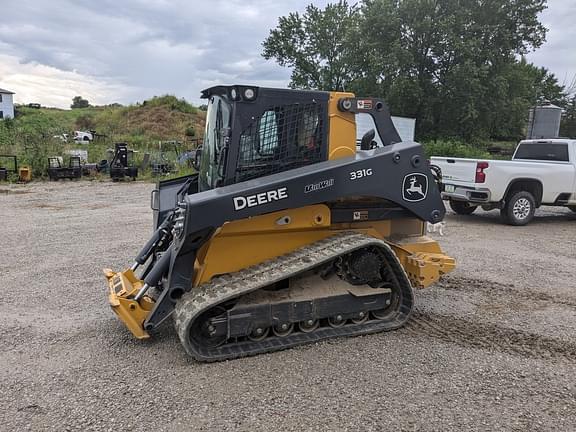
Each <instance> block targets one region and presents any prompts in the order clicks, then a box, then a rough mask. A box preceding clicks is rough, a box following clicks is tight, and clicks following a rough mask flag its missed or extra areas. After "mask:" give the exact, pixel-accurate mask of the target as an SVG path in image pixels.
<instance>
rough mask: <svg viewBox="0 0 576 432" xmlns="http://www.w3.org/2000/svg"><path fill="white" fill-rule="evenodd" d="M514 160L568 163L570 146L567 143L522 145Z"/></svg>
mask: <svg viewBox="0 0 576 432" xmlns="http://www.w3.org/2000/svg"><path fill="white" fill-rule="evenodd" d="M514 159H527V160H544V161H556V162H568V161H569V159H568V145H567V144H565V143H542V144H520V145H519V146H518V150H516V154H515V155H514Z"/></svg>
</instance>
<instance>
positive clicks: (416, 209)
mask: <svg viewBox="0 0 576 432" xmlns="http://www.w3.org/2000/svg"><path fill="white" fill-rule="evenodd" d="M421 151H422V148H421V146H420V144H418V143H414V142H402V143H398V144H392V145H389V146H386V147H383V148H378V149H375V150H368V151H363V152H359V153H358V154H356V156H355V157H353V158H344V159H339V160H332V161H326V162H320V163H317V164H314V165H311V166H306V167H302V168H298V169H294V170H291V171H287V172H284V173H280V174H275V175H271V176H267V177H262V178H258V179H255V180H251V181H247V182H243V183H237V184H234V185H230V186H225V187H221V188H218V189H215V190H209V191H205V192H200V193H197V194H194V195H188V196H185V197H184V200H185V205H186V218H185V224H184V227H183V230H182V233H181V234H179V236H178V237H177V238H175V241H174V243H173V246H175V248H174V254H173V261H172V264H171V269H173V268H186V266H187V268H189V269H190V270H189V271H190V272H192V271H193V269H192V266H191V265H190V263H189V262H188V263H186V264H184V263H182V265H180V263H179V261H180V260H184V255H185V254H186V253H188V251H189V250H190V248H191V245H192V244H196V245H198V244H199V243H198V241H199V238H205V236H204V235H203V234H202V233H203V232H205V231H206V229H216V228H217V227H219V226H222V224H223V223H224V222H227V221H233V220H239V219H245V218H248V217H251V216H257V215H261V214H265V213H271V212H275V211H280V210H285V209H291V208H298V207H304V206H308V205H313V204H320V203H326V202H333V201H336V200H339V199H346V198H351V197H372V198H376V199H377V200H383V201H387V202H391V203H394V204H396V205H397V206H399V207H401V208H403V209H404V210H405V211H406V212H408V213H409V214H410V215H412V216H415V217H417V218H419V219H421V220H424V221H429V222H432V223H436V222H439V221H441V220H442V218H443V217H444V214H445V208H444V204H443V202H442V199H441V197H440V191H439V190H438V187H437V185H436V182H435V181H434V178H433V176H432V173H431V171H430V169H429V167H428V166H427V164H426V160H425V158H424V157H423V156H422V154H421ZM195 247H198V246H195ZM170 274H171V275H172V274H174V273H173V272H172V271H171V272H170ZM187 277H189V278H191V275H187ZM174 282H175V280H173V278H172V277H170V282H169V283H170V288H171V289H173V288H176V287H175V286H173V283H174ZM186 289H189V287H186Z"/></svg>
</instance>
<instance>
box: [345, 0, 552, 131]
mask: <svg viewBox="0 0 576 432" xmlns="http://www.w3.org/2000/svg"><path fill="white" fill-rule="evenodd" d="M545 4H546V0H492V1H483V0H467V1H462V0H366V1H365V2H364V4H363V6H362V8H361V12H362V20H361V23H360V25H361V26H362V28H364V29H368V28H370V29H379V30H377V31H365V33H363V40H362V44H361V49H360V50H359V51H358V53H359V56H360V57H363V58H367V59H370V64H369V70H370V71H371V73H369V74H367V75H366V76H365V77H364V78H363V80H362V81H361V83H359V84H360V85H359V89H360V90H363V91H364V92H369V93H370V94H374V95H379V96H383V97H385V98H386V99H387V100H388V101H389V103H390V105H391V108H392V110H393V112H395V113H396V114H399V115H406V116H411V117H416V118H417V119H418V127H419V130H418V132H419V135H420V136H431V137H437V136H446V135H456V136H462V137H465V138H468V139H471V138H475V137H485V136H488V135H489V134H490V131H491V115H492V114H493V113H494V107H495V106H496V107H498V106H499V103H500V102H502V100H496V98H495V95H494V87H495V86H498V85H500V86H504V87H506V85H507V83H506V77H505V73H506V71H507V69H508V67H509V66H510V65H511V64H514V63H515V62H516V56H518V55H522V54H525V53H526V52H529V51H531V50H533V49H535V48H537V47H539V46H540V45H541V44H542V43H543V42H544V37H545V28H544V26H543V25H542V24H541V23H540V22H539V21H538V17H537V15H538V13H539V12H541V11H542V10H543V9H544V8H545ZM383 33H384V34H387V35H389V37H382V34H383ZM392 38H393V39H396V40H397V41H394V40H391V39H392ZM379 65H383V66H382V67H380V66H379ZM379 70H380V71H381V73H378V72H379ZM355 90H356V89H355ZM505 93H506V92H500V93H498V94H502V95H505Z"/></svg>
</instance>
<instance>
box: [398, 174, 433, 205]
mask: <svg viewBox="0 0 576 432" xmlns="http://www.w3.org/2000/svg"><path fill="white" fill-rule="evenodd" d="M427 195H428V177H426V176H425V175H424V174H420V173H413V174H408V175H407V176H406V177H404V183H403V186H402V198H404V200H405V201H410V202H418V201H422V200H424V199H426V196H427Z"/></svg>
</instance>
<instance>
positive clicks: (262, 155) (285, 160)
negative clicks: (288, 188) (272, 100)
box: [236, 103, 326, 182]
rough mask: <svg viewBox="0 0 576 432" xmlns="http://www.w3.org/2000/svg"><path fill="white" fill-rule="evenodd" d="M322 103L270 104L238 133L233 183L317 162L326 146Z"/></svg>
mask: <svg viewBox="0 0 576 432" xmlns="http://www.w3.org/2000/svg"><path fill="white" fill-rule="evenodd" d="M324 112H325V105H324V104H320V103H310V104H291V105H283V106H277V107H272V108H270V109H268V110H266V111H265V112H264V113H263V114H262V115H261V116H260V117H258V118H255V119H254V120H253V121H252V123H251V124H250V126H248V127H247V128H246V129H245V130H244V131H243V132H242V135H241V136H240V149H239V153H238V163H237V165H236V167H237V168H236V182H241V181H245V180H249V179H253V178H257V177H262V176H266V175H270V174H274V173H278V172H281V171H287V170H290V169H294V168H298V167H301V166H304V165H309V164H313V163H316V162H320V161H321V160H322V158H323V152H322V150H323V148H324V147H325V144H326V143H325V142H324V140H325V136H326V133H325V124H324V123H325V121H324Z"/></svg>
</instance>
